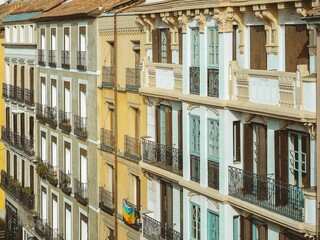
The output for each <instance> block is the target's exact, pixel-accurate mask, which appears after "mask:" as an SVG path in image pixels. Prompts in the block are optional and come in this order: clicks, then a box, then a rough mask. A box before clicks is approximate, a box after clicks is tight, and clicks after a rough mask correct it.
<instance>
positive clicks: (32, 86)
mask: <svg viewBox="0 0 320 240" xmlns="http://www.w3.org/2000/svg"><path fill="white" fill-rule="evenodd" d="M29 78H30V79H29V82H30V83H29V84H30V91H33V89H34V68H33V67H32V68H30V77H29Z"/></svg>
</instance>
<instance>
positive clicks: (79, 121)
mask: <svg viewBox="0 0 320 240" xmlns="http://www.w3.org/2000/svg"><path fill="white" fill-rule="evenodd" d="M73 130H74V134H75V135H77V136H78V137H81V138H87V137H88V132H87V118H86V117H80V116H77V115H74V129H73Z"/></svg>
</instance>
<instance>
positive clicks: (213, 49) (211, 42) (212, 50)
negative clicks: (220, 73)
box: [208, 27, 219, 67]
mask: <svg viewBox="0 0 320 240" xmlns="http://www.w3.org/2000/svg"><path fill="white" fill-rule="evenodd" d="M208 65H209V66H211V67H219V34H218V27H214V28H208Z"/></svg>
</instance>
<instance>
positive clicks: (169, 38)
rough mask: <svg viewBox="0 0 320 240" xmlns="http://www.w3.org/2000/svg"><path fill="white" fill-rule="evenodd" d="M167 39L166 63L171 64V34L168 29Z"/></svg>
mask: <svg viewBox="0 0 320 240" xmlns="http://www.w3.org/2000/svg"><path fill="white" fill-rule="evenodd" d="M166 39H167V44H166V45H167V63H172V50H171V32H170V29H167V30H166Z"/></svg>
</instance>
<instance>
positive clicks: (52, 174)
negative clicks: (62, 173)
mask: <svg viewBox="0 0 320 240" xmlns="http://www.w3.org/2000/svg"><path fill="white" fill-rule="evenodd" d="M47 166H48V170H49V172H48V175H47V179H48V181H49V182H50V183H51V184H52V185H53V186H55V187H56V186H57V185H58V167H57V166H53V165H51V164H50V163H47Z"/></svg>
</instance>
